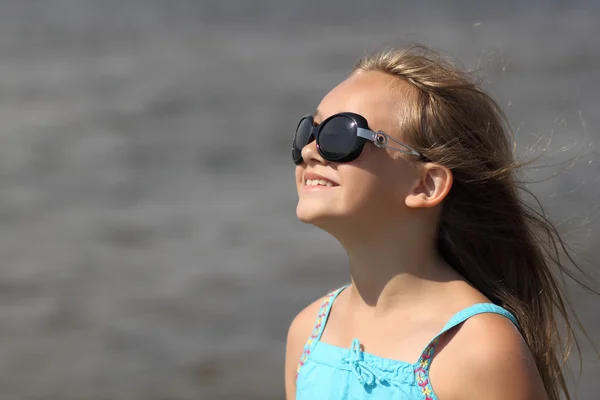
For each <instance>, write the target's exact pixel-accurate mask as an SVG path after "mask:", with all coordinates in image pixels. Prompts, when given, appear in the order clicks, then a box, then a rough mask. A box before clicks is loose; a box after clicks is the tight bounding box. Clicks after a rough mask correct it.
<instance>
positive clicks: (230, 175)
mask: <svg viewBox="0 0 600 400" xmlns="http://www.w3.org/2000/svg"><path fill="white" fill-rule="evenodd" d="M548 4H553V5H551V6H549V5H548ZM599 8H600V7H598V4H597V2H594V1H587V2H585V1H579V2H571V3H570V5H569V6H568V7H567V6H565V5H563V3H562V2H556V1H555V2H547V3H544V5H542V2H530V4H529V5H523V4H521V2H518V1H509V2H494V3H490V2H485V3H484V2H475V1H459V2H453V5H449V4H447V3H446V2H442V1H438V2H432V3H428V4H425V3H418V4H417V3H415V4H411V5H410V6H401V5H400V3H399V2H397V1H391V0H389V1H372V2H359V1H346V2H342V1H332V2H328V3H327V4H322V3H320V2H318V1H316V0H310V1H306V2H297V3H289V2H277V1H275V0H269V1H253V2H246V1H239V0H237V1H231V2H225V1H222V2H216V1H214V2H208V1H191V0H188V1H183V0H182V1H177V2H174V1H167V0H153V1H142V0H127V1H125V0H121V1H108V0H106V1H91V0H45V1H24V0H13V1H6V0H5V1H1V2H0V121H2V129H1V134H0V397H1V398H3V399H61V400H69V399H119V400H121V399H123V400H124V399H238V398H244V399H280V398H282V397H283V373H282V367H283V356H284V345H285V343H284V341H285V336H286V331H287V327H288V325H289V322H290V321H291V319H292V318H293V316H294V315H295V313H296V312H298V311H299V310H300V309H301V308H302V307H303V306H304V305H306V304H308V303H309V302H310V301H312V300H313V299H315V298H317V297H318V296H321V295H323V294H324V293H325V292H326V291H327V290H328V289H330V288H331V287H333V286H335V285H337V284H339V283H342V282H345V281H346V280H347V271H346V269H345V259H344V252H343V251H342V250H341V248H340V247H339V245H338V244H337V243H335V242H334V241H333V240H332V239H331V238H329V237H328V236H326V235H325V234H324V233H322V232H320V231H318V230H316V229H314V228H312V227H309V226H305V225H303V224H301V223H300V222H297V221H296V219H295V213H294V211H295V202H296V194H295V187H294V182H293V165H292V162H291V159H290V154H289V144H290V142H291V135H292V130H293V128H294V127H295V123H296V121H297V119H298V117H299V116H301V115H304V114H307V113H309V112H312V111H313V109H314V107H315V106H316V104H317V103H318V101H319V100H320V98H321V97H322V96H323V95H324V94H325V93H326V92H327V91H328V90H329V89H330V88H331V87H333V86H334V85H335V84H337V83H338V82H339V81H341V80H342V79H344V77H345V75H346V74H347V73H348V72H349V70H350V68H351V66H352V65H353V63H354V61H355V60H356V59H357V58H358V57H359V56H361V55H362V54H364V53H365V52H368V51H371V50H373V49H374V48H375V47H381V46H383V45H389V44H403V43H408V42H412V41H418V42H421V43H423V44H426V45H431V46H434V47H437V48H440V49H443V50H444V51H445V52H447V53H449V54H451V55H454V56H456V57H458V58H459V59H460V60H461V61H462V62H463V64H465V65H466V66H467V67H470V68H476V67H478V66H485V67H486V68H485V75H486V77H487V78H486V79H487V88H488V89H489V90H490V92H491V93H492V94H493V95H494V96H495V97H496V98H497V99H498V100H499V101H500V103H501V104H502V105H504V106H505V108H506V109H507V110H508V114H509V116H510V119H511V122H512V123H513V125H514V127H515V130H516V137H517V141H518V143H519V145H520V148H521V149H522V153H525V149H526V148H527V147H528V146H530V145H532V144H533V143H534V142H535V141H536V138H537V136H538V135H539V136H542V137H543V138H550V137H551V138H552V142H551V145H550V151H549V154H548V155H547V157H546V158H545V160H547V161H548V160H551V161H553V162H554V161H556V162H559V161H564V160H565V159H566V158H568V157H569V156H572V155H574V154H580V153H581V154H591V156H585V157H582V158H581V159H580V160H579V161H578V162H577V163H576V164H575V166H573V167H572V168H570V169H568V170H567V171H565V172H564V173H562V174H561V175H559V176H558V177H556V178H552V179H550V180H547V181H545V182H543V183H540V184H534V185H532V186H531V189H532V190H533V191H534V192H535V193H537V194H538V195H539V196H540V197H541V199H542V201H543V202H544V203H545V204H547V206H548V210H549V212H550V214H551V215H552V216H553V218H554V219H555V220H556V221H558V222H560V227H561V230H562V231H563V232H565V234H566V235H567V238H569V240H570V241H571V242H572V244H573V246H574V247H575V248H576V249H578V250H579V251H580V253H581V254H583V255H584V256H587V257H589V258H591V259H594V260H597V258H598V250H597V248H598V245H599V244H600V243H599V238H600V235H599V233H598V228H599V227H600V224H599V223H598V221H597V220H596V219H594V216H595V214H596V213H597V212H598V209H599V205H598V198H599V196H598V191H599V190H600V189H599V188H600V184H599V181H598V176H599V172H600V165H599V164H598V162H597V161H598V160H597V159H596V158H594V152H596V153H597V151H598V148H599V147H598V146H599V145H598V141H599V140H600V137H599V136H600V135H599V133H598V132H599V129H600V114H599V113H598V110H599V109H600V100H599V99H600V97H599V96H598V93H600V79H598V70H599V68H598V67H599V65H600V44H599V42H598V36H599V35H600V24H599V23H598V21H600V10H599ZM588 143H589V145H588ZM565 146H566V147H567V148H569V149H570V150H567V151H562V150H561V149H562V148H563V147H565ZM559 169H560V168H554V169H548V170H543V171H541V173H538V174H533V176H537V177H539V176H546V177H548V176H551V175H552V174H553V173H554V172H557V171H558V170H559ZM572 298H573V300H574V303H575V306H576V308H577V309H578V310H579V312H580V316H581V318H582V319H583V321H584V323H585V324H586V327H587V328H588V330H589V333H590V335H591V336H592V337H593V338H595V339H596V341H597V342H600V338H599V336H600V316H599V315H598V309H599V308H600V307H599V300H598V298H593V297H591V296H586V295H585V294H584V293H583V292H582V291H580V290H578V289H576V288H575V289H573V292H572ZM583 350H584V354H585V356H584V362H583V363H584V368H585V369H584V373H583V375H582V378H581V380H580V382H579V385H578V387H579V395H580V398H582V399H591V398H594V396H596V395H597V391H598V380H597V377H598V376H600V366H599V364H598V358H597V356H594V355H593V353H591V352H590V346H588V345H586V344H585V342H584V345H583ZM594 389H596V390H594Z"/></svg>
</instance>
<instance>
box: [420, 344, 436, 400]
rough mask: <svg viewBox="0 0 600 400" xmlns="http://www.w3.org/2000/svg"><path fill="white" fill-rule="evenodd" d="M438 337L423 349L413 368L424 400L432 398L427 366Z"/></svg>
mask: <svg viewBox="0 0 600 400" xmlns="http://www.w3.org/2000/svg"><path fill="white" fill-rule="evenodd" d="M438 341H439V337H438V338H435V339H434V340H433V341H432V342H431V343H429V345H428V346H427V347H426V348H425V350H424V351H423V354H422V355H421V358H420V359H419V362H418V363H417V366H416V368H415V377H416V380H417V385H418V386H419V387H420V388H421V393H422V394H423V398H424V399H425V400H434V397H433V396H434V394H433V388H432V387H431V382H430V381H429V366H430V364H431V360H432V358H433V354H434V353H435V346H436V345H437V344H438Z"/></svg>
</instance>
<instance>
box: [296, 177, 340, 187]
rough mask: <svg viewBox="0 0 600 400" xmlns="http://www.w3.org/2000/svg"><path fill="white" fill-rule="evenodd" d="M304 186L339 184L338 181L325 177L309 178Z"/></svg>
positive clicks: (333, 185) (332, 185)
mask: <svg viewBox="0 0 600 400" xmlns="http://www.w3.org/2000/svg"><path fill="white" fill-rule="evenodd" d="M304 186H310V187H313V186H322V187H336V186H339V185H338V184H337V183H334V182H331V181H328V180H325V179H307V180H306V182H304Z"/></svg>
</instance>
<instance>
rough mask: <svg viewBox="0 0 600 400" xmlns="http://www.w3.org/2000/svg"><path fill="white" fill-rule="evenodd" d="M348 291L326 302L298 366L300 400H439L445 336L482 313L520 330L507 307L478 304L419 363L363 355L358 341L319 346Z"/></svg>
mask: <svg viewBox="0 0 600 400" xmlns="http://www.w3.org/2000/svg"><path fill="white" fill-rule="evenodd" d="M346 287H348V285H346V286H344V287H341V288H340V289H337V290H335V291H333V292H331V293H329V294H328V295H327V296H325V298H324V299H323V303H322V304H321V308H320V310H319V313H318V315H317V320H316V323H315V326H314V329H313V332H312V334H311V336H310V337H309V338H308V341H307V342H306V345H305V346H304V352H303V353H302V356H301V358H300V364H299V365H298V371H297V374H296V400H315V399H318V400H350V399H352V400H359V399H369V400H379V399H386V400H438V398H437V396H436V395H435V393H434V391H433V388H432V387H431V384H430V382H429V366H430V365H431V360H432V358H433V355H434V353H435V347H436V345H437V343H438V341H439V338H440V337H441V335H443V334H444V332H446V331H448V330H449V329H452V328H454V327H455V326H457V325H459V324H461V323H462V322H464V321H465V320H467V319H468V318H470V317H472V316H474V315H477V314H482V313H495V314H500V315H503V316H505V317H506V318H508V319H510V320H511V321H512V322H513V323H514V324H515V325H516V326H518V323H517V320H516V318H515V317H514V315H513V314H511V313H510V312H508V311H507V310H505V309H504V308H502V307H500V306H497V305H495V304H491V303H481V304H475V305H473V306H470V307H467V308H465V309H463V310H461V311H459V312H458V313H456V314H455V315H454V316H453V317H452V318H450V320H449V321H448V323H447V324H446V325H445V326H444V328H443V329H442V330H441V331H440V333H438V334H437V335H436V336H435V337H434V338H433V339H432V340H431V342H429V344H428V345H427V346H426V347H425V349H424V350H423V352H422V353H421V356H420V357H419V360H418V361H417V362H416V363H414V364H411V363H408V362H404V361H397V360H392V359H389V358H382V357H377V356H374V355H372V354H369V353H365V352H363V351H362V350H361V348H360V343H359V342H358V340H357V339H354V341H353V342H352V346H351V347H350V348H349V349H347V348H342V347H337V346H333V345H329V344H327V343H324V342H321V341H320V339H321V335H322V334H323V330H324V329H325V324H326V322H327V318H328V316H329V311H330V310H331V306H332V305H333V302H334V300H335V299H336V297H337V296H338V295H339V294H340V292H341V291H342V290H344V289H345V288H346Z"/></svg>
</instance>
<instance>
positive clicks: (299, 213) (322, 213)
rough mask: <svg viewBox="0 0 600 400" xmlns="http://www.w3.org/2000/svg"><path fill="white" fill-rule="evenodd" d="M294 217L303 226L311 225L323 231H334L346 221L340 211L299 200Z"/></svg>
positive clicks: (319, 203)
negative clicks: (303, 224)
mask: <svg viewBox="0 0 600 400" xmlns="http://www.w3.org/2000/svg"><path fill="white" fill-rule="evenodd" d="M296 217H298V219H299V220H300V221H302V222H304V223H305V224H311V225H314V226H316V227H317V228H321V229H323V230H325V231H330V230H334V231H335V230H336V229H335V227H336V226H338V225H340V224H343V221H344V220H345V219H346V217H345V213H343V212H341V210H334V209H332V208H331V207H327V205H326V204H323V203H322V202H312V201H310V200H308V201H307V200H306V199H305V200H301V201H299V202H298V206H297V207H296Z"/></svg>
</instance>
